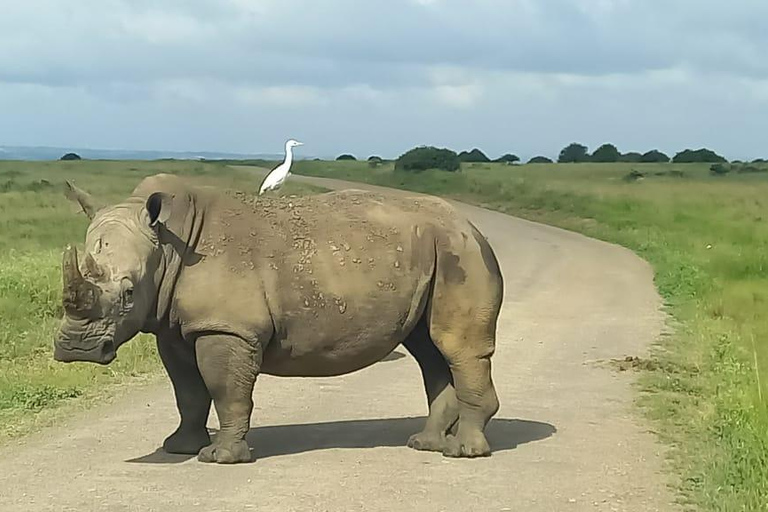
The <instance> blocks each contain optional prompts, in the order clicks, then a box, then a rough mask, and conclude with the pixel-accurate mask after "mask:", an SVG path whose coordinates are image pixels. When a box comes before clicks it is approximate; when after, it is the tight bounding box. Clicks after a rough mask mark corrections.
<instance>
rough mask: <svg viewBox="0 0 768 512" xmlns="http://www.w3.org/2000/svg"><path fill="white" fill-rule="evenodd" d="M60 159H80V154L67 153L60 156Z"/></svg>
mask: <svg viewBox="0 0 768 512" xmlns="http://www.w3.org/2000/svg"><path fill="white" fill-rule="evenodd" d="M60 160H82V158H80V155H78V154H77V153H67V154H66V155H64V156H62V157H61V158H60Z"/></svg>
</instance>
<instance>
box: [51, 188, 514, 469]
mask: <svg viewBox="0 0 768 512" xmlns="http://www.w3.org/2000/svg"><path fill="white" fill-rule="evenodd" d="M67 186H68V190H67V195H68V196H69V197H70V198H71V199H74V200H76V201H77V202H78V203H79V204H80V205H81V207H82V209H83V210H84V211H85V213H86V214H87V215H88V216H89V217H90V218H91V223H90V226H89V228H88V230H87V234H86V239H85V250H84V254H85V256H84V257H83V258H81V259H80V260H78V256H77V252H76V250H75V249H73V248H67V250H66V252H65V254H64V258H63V277H64V295H63V302H64V309H65V312H66V315H65V317H64V319H63V320H62V324H61V327H60V329H59V331H58V333H57V335H56V338H55V344H54V345H55V356H54V357H55V358H56V360H58V361H65V362H70V361H90V362H95V363H100V364H108V363H110V362H111V361H112V360H113V359H114V358H115V357H116V352H117V349H118V347H120V345H122V344H123V343H125V342H126V341H128V340H129V339H131V338H133V337H134V336H135V335H136V334H137V333H139V332H147V333H153V334H155V335H156V337H157V345H158V349H159V352H160V356H161V358H162V361H163V363H164V365H165V367H166V369H167V371H168V374H169V376H170V379H171V381H172V383H173V388H174V391H175V395H176V403H177V405H178V409H179V413H180V416H181V423H180V426H179V427H178V429H177V430H176V431H175V432H174V433H173V434H172V435H170V436H169V437H168V438H167V439H166V440H165V442H164V443H163V448H164V449H165V450H166V451H167V452H170V453H185V454H198V459H199V460H201V461H204V462H219V463H237V462H244V461H249V460H251V454H250V450H249V447H248V444H247V442H246V441H245V435H246V433H247V432H248V429H249V423H250V416H251V412H252V409H253V402H252V398H251V395H252V392H253V386H254V383H255V381H256V377H257V375H258V374H259V373H266V374H270V375H279V376H332V375H340V374H344V373H349V372H354V371H357V370H359V369H361V368H364V367H366V366H369V365H372V364H374V363H376V362H377V361H379V360H381V359H382V358H384V357H386V356H387V355H388V354H389V353H391V352H392V350H393V349H394V348H395V347H396V346H397V345H398V344H400V343H402V344H403V345H404V346H405V347H406V349H407V350H408V351H409V352H410V353H411V354H412V355H413V356H414V358H415V359H416V361H417V362H418V364H419V366H420V367H421V370H422V372H423V378H424V386H425V388H426V394H427V400H428V403H429V417H428V418H427V420H426V424H425V426H424V429H423V431H421V432H420V433H417V434H414V435H413V436H412V437H411V438H410V439H409V441H408V445H409V446H411V447H412V448H415V449H418V450H432V451H441V452H442V453H443V454H444V455H447V456H452V457H476V456H484V455H489V454H490V448H489V446H488V442H487V440H486V437H485V435H484V430H485V427H486V425H487V423H488V421H489V419H490V418H491V417H492V416H493V415H494V414H495V413H496V411H497V410H498V406H499V404H498V399H497V396H496V391H495V389H494V385H493V382H492V379H491V356H492V355H493V353H494V349H495V331H496V322H497V317H498V314H499V310H500V307H501V301H502V292H503V280H502V276H501V273H500V270H499V265H498V263H497V260H496V257H495V256H494V253H493V251H492V249H491V247H490V246H489V244H488V242H487V241H486V239H485V238H484V237H483V235H481V234H480V232H479V231H478V230H477V229H476V228H475V227H474V226H473V225H472V224H471V223H470V222H469V221H468V220H467V219H465V218H464V217H462V216H461V215H459V214H458V213H457V211H456V210H455V209H454V208H453V207H452V206H451V205H450V204H449V203H447V202H446V201H443V200H440V199H436V198H415V197H411V198H402V197H399V196H394V195H393V196H391V197H389V196H387V195H382V194H375V193H369V192H363V191H341V192H330V193H324V194H319V195H314V196H308V197H300V198H293V199H285V198H283V199H269V198H266V197H260V198H258V199H251V198H247V197H245V195H243V194H238V193H233V192H224V191H217V190H215V189H211V188H208V187H205V188H203V187H195V186H193V185H192V184H190V183H189V182H187V181H185V180H184V179H182V178H180V177H176V176H171V175H163V174H161V175H156V176H152V177H149V178H146V179H144V180H143V181H142V182H141V183H140V184H139V186H138V187H137V188H136V189H135V190H134V192H133V193H132V195H131V196H130V197H129V198H127V199H126V200H124V201H123V202H121V203H119V204H115V205H111V206H103V207H99V206H96V205H94V203H93V199H92V198H91V197H90V196H89V195H88V194H87V193H86V192H84V191H82V190H80V189H78V188H76V187H74V186H73V185H71V184H69V183H68V184H67ZM211 400H213V403H214V406H215V408H216V412H217V415H218V417H219V422H220V425H221V429H220V431H219V433H218V435H217V436H216V437H215V439H214V441H213V442H211V439H210V437H209V434H208V431H207V430H206V422H207V419H208V413H209V408H210V404H211Z"/></svg>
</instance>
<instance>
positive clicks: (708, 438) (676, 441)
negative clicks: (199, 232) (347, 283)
mask: <svg viewBox="0 0 768 512" xmlns="http://www.w3.org/2000/svg"><path fill="white" fill-rule="evenodd" d="M632 169H637V170H641V171H643V172H644V173H645V175H646V178H645V179H641V180H629V179H627V177H628V174H629V173H630V171H631V170H632ZM669 171H674V172H672V173H670V172H669ZM295 172H296V173H300V174H307V175H314V176H325V177H332V178H338V179H347V180H353V181H355V180H357V181H363V182H368V183H373V184H379V185H385V186H394V187H398V188H403V189H409V190H414V191H419V192H425V193H430V194H436V195H443V196H448V197H453V198H456V199H459V200H462V201H466V202H470V203H474V204H477V205H480V206H485V207H488V208H491V209H495V210H499V211H502V212H508V213H511V214H514V215H518V216H521V217H525V218H528V219H531V220H536V221H541V222H545V223H549V224H553V225H556V226H560V227H564V228H567V229H570V230H574V231H578V232H581V233H584V234H587V235H589V236H592V237H595V238H598V239H602V240H606V241H610V242H614V243H618V244H620V245H623V246H625V247H628V248H630V249H632V250H634V251H635V252H636V253H638V254H639V255H640V256H642V257H643V258H645V259H646V260H648V261H649V262H650V263H651V264H652V266H653V268H654V269H655V280H656V285H657V287H658V289H659V291H660V293H661V294H662V296H663V297H664V299H665V302H666V304H667V306H668V309H669V312H670V313H671V314H672V316H673V321H674V323H675V326H674V327H675V332H674V334H673V335H672V336H667V337H664V338H663V339H661V340H660V341H659V344H658V346H657V347H656V348H655V350H654V357H655V358H656V359H657V360H658V364H653V365H648V367H647V369H646V370H645V371H644V373H643V375H642V376H641V378H640V385H641V389H642V393H641V395H640V398H639V400H638V401H639V403H640V405H641V406H642V408H643V410H644V411H645V413H647V415H648V416H649V417H650V418H652V419H653V421H654V422H655V423H656V425H657V430H658V431H659V433H660V435H661V436H662V438H663V439H664V440H665V441H666V442H668V443H670V444H671V445H672V446H673V448H674V449H673V450H672V454H673V455H672V456H673V457H674V461H675V464H676V467H677V468H678V470H679V472H680V475H681V479H680V490H681V496H682V498H683V499H684V500H685V501H687V502H689V503H691V504H694V505H697V506H699V507H701V508H702V509H705V510H722V511H731V510H733V511H736V510H768V413H767V409H766V403H765V399H766V397H768V378H765V376H768V315H766V310H767V309H768V222H766V221H767V220H768V174H765V173H749V174H740V175H736V174H731V175H727V176H712V175H710V173H709V171H708V166H706V165H696V164H689V165H673V164H663V165H662V164H658V165H654V164H647V165H638V164H615V165H614V164H573V165H524V166H506V165H496V164H493V165H486V164H473V165H465V166H464V168H463V170H462V172H460V173H447V172H441V171H428V172H424V173H420V174H406V173H402V172H394V171H393V169H392V165H391V164H389V165H385V166H382V167H380V168H378V169H371V168H369V167H368V166H367V165H365V164H364V163H356V162H300V163H299V164H298V166H297V170H296V171H295ZM680 173H682V176H681V175H680ZM628 314H631V312H628ZM761 376H763V378H762V379H761V378H760V377H761Z"/></svg>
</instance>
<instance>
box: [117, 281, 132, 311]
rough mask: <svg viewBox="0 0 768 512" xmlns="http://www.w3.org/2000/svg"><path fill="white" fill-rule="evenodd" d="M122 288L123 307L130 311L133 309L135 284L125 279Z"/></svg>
mask: <svg viewBox="0 0 768 512" xmlns="http://www.w3.org/2000/svg"><path fill="white" fill-rule="evenodd" d="M120 287H121V289H122V299H123V307H125V308H126V309H130V308H131V307H133V283H131V280H130V279H127V278H124V279H123V280H122V281H121V282H120Z"/></svg>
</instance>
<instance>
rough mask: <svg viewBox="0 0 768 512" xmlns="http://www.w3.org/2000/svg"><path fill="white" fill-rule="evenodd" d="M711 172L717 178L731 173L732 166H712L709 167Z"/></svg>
mask: <svg viewBox="0 0 768 512" xmlns="http://www.w3.org/2000/svg"><path fill="white" fill-rule="evenodd" d="M709 172H711V173H712V174H714V175H715V176H723V175H725V174H728V173H729V172H731V166H729V165H723V164H712V165H711V166H710V167H709Z"/></svg>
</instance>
